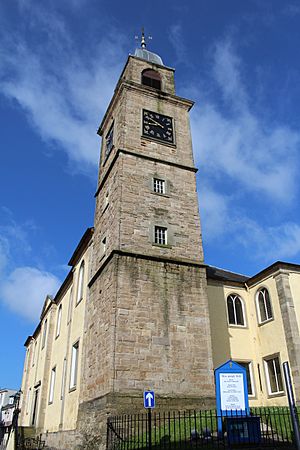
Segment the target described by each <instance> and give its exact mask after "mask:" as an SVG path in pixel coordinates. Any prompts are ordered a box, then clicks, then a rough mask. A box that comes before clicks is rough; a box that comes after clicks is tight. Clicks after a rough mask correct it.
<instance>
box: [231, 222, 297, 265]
mask: <svg viewBox="0 0 300 450" xmlns="http://www.w3.org/2000/svg"><path fill="white" fill-rule="evenodd" d="M239 229H241V230H243V231H242V233H241V232H240V233H239V234H238V235H237V240H238V241H239V242H240V243H241V244H242V245H243V246H244V247H245V248H246V249H247V251H248V252H249V256H250V257H252V258H260V259H261V260H262V261H264V262H272V261H274V260H283V261H286V260H289V259H291V258H294V257H295V256H297V255H298V254H299V253H300V226H299V225H298V224H296V223H293V222H287V223H282V224H279V225H277V226H269V227H264V226H262V225H259V224H258V223H256V222H254V221H252V220H249V219H246V218H244V219H242V220H241V221H240V224H239ZM251 252H253V253H252V254H251Z"/></svg>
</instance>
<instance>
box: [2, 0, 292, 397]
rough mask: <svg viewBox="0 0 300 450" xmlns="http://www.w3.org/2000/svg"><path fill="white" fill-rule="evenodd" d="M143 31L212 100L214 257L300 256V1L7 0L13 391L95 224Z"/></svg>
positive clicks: (205, 102)
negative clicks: (106, 140) (104, 123)
mask: <svg viewBox="0 0 300 450" xmlns="http://www.w3.org/2000/svg"><path fill="white" fill-rule="evenodd" d="M141 26H144V27H145V30H146V35H148V34H151V35H152V37H153V39H152V40H151V41H150V43H149V46H148V48H149V49H150V50H153V51H154V52H157V53H158V54H160V56H161V57H162V59H163V61H164V63H165V64H166V65H168V66H171V67H175V68H176V74H175V75H176V89H177V94H178V95H181V96H186V97H188V98H191V99H193V100H195V102H196V105H195V107H194V108H193V110H192V113H191V123H192V134H193V147H194V153H195V160H196V165H197V167H198V168H199V172H198V174H197V183H198V192H199V204H200V212H201V220H202V227H203V239H204V251H205V259H206V262H207V263H208V264H212V265H216V266H219V267H223V268H227V269H230V270H233V271H237V272H240V273H245V274H249V275H251V274H254V273H256V272H258V271H259V270H261V269H263V268H264V267H266V266H267V265H269V264H272V263H273V262H274V261H276V260H285V261H290V262H296V263H299V255H300V226H299V204H298V197H299V186H300V182H299V177H298V171H299V162H300V154H299V149H300V130H299V117H300V59H299V40H300V39H299V38H300V5H299V2H298V1H296V0H295V1H294V0H290V1H288V0H286V1H284V2H282V1H280V0H270V1H269V0H264V1H263V2H262V1H258V0H248V1H247V2H241V1H240V0H226V1H224V0H197V1H196V0H195V1H193V0H190V1H186V2H182V0H173V1H169V0H164V1H163V2H162V1H159V0H153V1H151V2H148V1H144V2H138V1H127V2H121V1H116V0H110V1H102V0H97V1H96V0H65V1H63V2H62V1H60V0H48V1H47V2H46V1H40V0H10V1H6V2H1V4H0V118H1V153H0V155H1V164H0V192H1V197H0V330H1V331H0V333H1V341H2V345H1V349H0V367H1V371H0V387H4V386H6V387H11V388H18V387H19V386H20V383H21V375H22V366H23V357H24V348H23V343H24V341H25V339H26V337H27V336H28V335H29V334H31V333H32V331H33V330H34V328H35V325H36V323H37V320H38V317H39V312H40V309H41V306H42V304H43V302H44V299H45V295H46V294H47V293H49V294H55V292H56V290H57V288H58V286H59V284H60V282H61V281H62V280H63V279H64V277H65V276H66V274H67V270H68V268H67V262H68V260H69V258H70V256H71V254H72V252H73V250H74V248H75V246H76V245H77V243H78V241H79V240H80V238H81V236H82V234H83V232H84V231H85V229H86V228H87V227H89V226H91V225H92V224H93V214H94V197H93V195H94V192H95V189H96V180H97V163H98V158H99V148H100V141H99V137H98V136H97V135H96V130H97V128H98V125H99V123H100V121H101V118H102V116H103V114H104V112H105V110H106V107H107V104H108V102H109V99H110V98H111V95H112V93H113V89H114V86H115V84H116V82H117V80H118V76H119V75H120V72H121V70H122V67H123V65H124V63H125V61H126V59H127V55H128V53H133V52H134V49H135V45H136V43H135V39H134V36H135V35H136V34H139V32H140V28H141Z"/></svg>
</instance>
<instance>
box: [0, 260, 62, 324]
mask: <svg viewBox="0 0 300 450" xmlns="http://www.w3.org/2000/svg"><path fill="white" fill-rule="evenodd" d="M59 285H60V281H59V280H58V278H56V277H55V276H54V275H52V274H51V273H49V272H43V271H40V270H38V269H36V268H34V267H18V268H17V269H15V270H14V271H13V272H12V273H11V274H10V275H9V276H8V277H7V279H6V280H5V281H4V282H2V283H1V285H0V296H1V298H2V301H3V302H4V303H5V304H6V305H7V306H8V307H9V308H10V309H11V310H12V311H14V312H16V313H18V314H20V315H22V316H24V317H26V318H27V319H29V320H32V321H36V320H37V319H38V317H39V315H40V313H41V309H42V306H43V303H44V300H45V298H46V295H47V294H50V295H51V294H55V293H56V291H57V289H58V287H59Z"/></svg>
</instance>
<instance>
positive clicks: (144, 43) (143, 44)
mask: <svg viewBox="0 0 300 450" xmlns="http://www.w3.org/2000/svg"><path fill="white" fill-rule="evenodd" d="M134 38H135V40H136V41H138V40H139V36H135V37H134ZM147 39H148V41H151V39H152V36H148V37H147ZM141 47H142V48H146V38H145V31H144V27H142V35H141Z"/></svg>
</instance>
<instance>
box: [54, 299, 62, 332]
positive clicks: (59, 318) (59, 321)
mask: <svg viewBox="0 0 300 450" xmlns="http://www.w3.org/2000/svg"><path fill="white" fill-rule="evenodd" d="M61 315H62V305H59V308H58V311H57V322H56V335H55V337H58V336H59V333H60V326H61Z"/></svg>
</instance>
